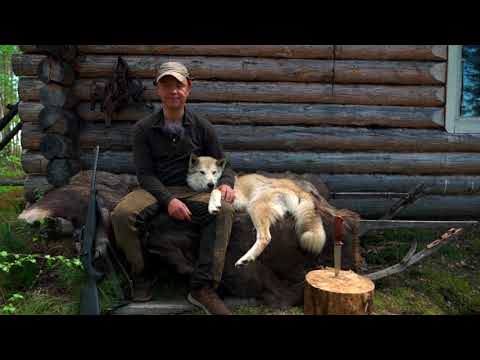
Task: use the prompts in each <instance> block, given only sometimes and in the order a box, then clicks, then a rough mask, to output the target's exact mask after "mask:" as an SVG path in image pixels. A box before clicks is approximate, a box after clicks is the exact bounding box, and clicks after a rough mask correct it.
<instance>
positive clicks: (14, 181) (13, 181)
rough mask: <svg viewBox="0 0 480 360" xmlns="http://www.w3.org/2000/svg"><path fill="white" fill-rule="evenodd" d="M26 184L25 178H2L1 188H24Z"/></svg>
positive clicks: (0, 181) (0, 179)
mask: <svg viewBox="0 0 480 360" xmlns="http://www.w3.org/2000/svg"><path fill="white" fill-rule="evenodd" d="M24 184H25V179H23V178H20V179H19V178H8V177H2V178H0V186H23V185H24Z"/></svg>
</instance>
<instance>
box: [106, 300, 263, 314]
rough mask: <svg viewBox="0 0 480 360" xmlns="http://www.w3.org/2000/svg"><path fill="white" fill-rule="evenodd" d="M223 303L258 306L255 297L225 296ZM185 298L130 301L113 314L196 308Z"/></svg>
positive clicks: (157, 312)
mask: <svg viewBox="0 0 480 360" xmlns="http://www.w3.org/2000/svg"><path fill="white" fill-rule="evenodd" d="M224 302H225V304H226V305H227V306H228V307H230V308H232V307H234V306H258V305H259V302H258V301H257V300H255V299H244V298H225V299H224ZM197 309H198V308H197V307H195V306H193V305H192V304H190V303H189V302H188V301H187V300H186V299H182V298H177V299H170V300H155V301H149V302H145V303H131V304H128V305H126V306H123V307H121V308H119V309H117V310H116V311H115V312H114V313H113V315H178V314H183V313H188V312H192V311H195V310H197Z"/></svg>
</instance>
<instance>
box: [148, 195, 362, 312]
mask: <svg viewBox="0 0 480 360" xmlns="http://www.w3.org/2000/svg"><path fill="white" fill-rule="evenodd" d="M317 205H318V206H319V208H318V209H317V211H318V212H319V213H321V214H322V216H323V223H324V227H325V232H326V235H327V242H326V244H325V247H324V250H323V252H322V253H321V254H320V255H319V256H315V255H312V254H311V253H310V252H307V251H305V250H303V249H302V248H301V247H300V246H299V243H298V241H292V239H295V238H296V237H297V234H296V231H295V225H294V224H295V220H294V219H293V217H291V216H289V215H287V216H286V217H285V219H284V221H281V222H278V223H276V224H275V225H273V226H272V228H271V234H272V239H274V240H273V241H272V242H271V243H270V244H269V246H268V247H267V248H266V249H265V251H264V252H263V253H262V254H261V255H260V256H259V257H258V259H257V260H256V261H255V262H252V263H249V264H248V265H246V266H244V267H236V266H235V262H236V260H237V259H238V258H239V256H241V255H242V254H244V253H245V252H246V251H247V250H248V249H249V248H250V247H251V246H252V245H253V244H254V242H255V240H256V235H255V228H254V226H253V224H252V221H251V219H250V217H249V216H248V214H247V213H237V214H236V215H235V218H234V222H233V226H232V233H231V237H230V242H229V245H228V248H227V255H226V259H225V267H224V272H223V277H222V284H221V287H220V291H223V292H224V293H226V294H230V295H233V296H237V297H246V298H252V297H253V298H257V299H259V300H261V301H262V302H263V303H265V304H266V305H268V306H272V307H280V308H284V307H290V306H294V305H301V304H302V303H303V286H304V278H305V275H306V273H308V272H309V271H311V270H313V269H316V268H319V267H322V266H333V257H332V254H333V244H332V242H333V239H334V233H333V231H334V215H335V214H336V215H340V216H342V217H343V218H344V220H345V221H344V246H343V251H342V268H343V269H345V270H347V269H354V270H355V269H356V266H357V265H358V262H359V260H360V259H358V258H356V253H357V252H358V250H357V249H356V247H358V246H359V244H358V237H357V233H358V224H359V216H358V214H356V213H354V212H351V211H349V210H345V209H342V210H337V209H335V208H333V207H331V206H330V205H328V204H325V203H323V204H322V203H320V202H319V203H318V204H317ZM198 241H199V238H198V236H197V235H196V234H193V233H187V232H177V233H175V232H172V233H170V232H169V233H168V235H167V236H166V235H165V232H164V230H163V229H161V227H157V228H156V227H155V219H153V220H152V227H151V228H150V231H149V236H148V239H147V242H148V247H149V248H150V249H151V250H154V251H155V253H156V254H158V256H159V257H160V258H161V259H162V261H163V262H165V263H167V264H168V265H170V266H171V267H172V268H173V269H174V270H175V271H176V272H178V273H179V274H184V275H191V274H192V272H193V267H194V259H195V253H196V251H197V245H198Z"/></svg>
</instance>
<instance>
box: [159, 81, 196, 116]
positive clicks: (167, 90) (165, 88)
mask: <svg viewBox="0 0 480 360" xmlns="http://www.w3.org/2000/svg"><path fill="white" fill-rule="evenodd" d="M191 89H192V82H191V81H190V80H187V83H182V82H180V81H178V80H177V79H176V78H174V77H173V76H170V75H167V76H164V77H163V78H161V79H160V81H159V82H158V85H157V94H158V96H159V97H160V99H162V103H163V105H164V106H166V107H168V108H171V109H180V108H183V106H184V105H185V102H186V101H187V98H188V95H189V94H190V90H191Z"/></svg>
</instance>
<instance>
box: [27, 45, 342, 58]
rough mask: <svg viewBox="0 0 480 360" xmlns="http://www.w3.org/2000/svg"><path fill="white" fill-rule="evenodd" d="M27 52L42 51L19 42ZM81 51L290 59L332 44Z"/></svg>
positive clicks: (87, 50) (87, 48) (328, 50)
mask: <svg viewBox="0 0 480 360" xmlns="http://www.w3.org/2000/svg"><path fill="white" fill-rule="evenodd" d="M19 47H20V50H21V51H22V52H23V53H26V54H39V53H40V52H39V51H38V49H37V48H36V47H35V45H20V46H19ZM78 49H79V51H80V53H82V54H103V55H187V56H192V55H195V56H236V57H244V56H251V57H266V58H289V59H295V58H298V59H331V58H332V57H333V45H78Z"/></svg>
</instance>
